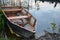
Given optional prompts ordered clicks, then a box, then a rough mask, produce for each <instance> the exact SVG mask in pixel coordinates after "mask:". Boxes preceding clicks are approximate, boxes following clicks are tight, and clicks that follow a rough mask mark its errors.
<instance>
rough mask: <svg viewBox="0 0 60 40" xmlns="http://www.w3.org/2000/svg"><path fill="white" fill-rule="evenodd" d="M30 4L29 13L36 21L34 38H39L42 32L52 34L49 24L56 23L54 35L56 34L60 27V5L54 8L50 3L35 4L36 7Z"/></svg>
mask: <svg viewBox="0 0 60 40" xmlns="http://www.w3.org/2000/svg"><path fill="white" fill-rule="evenodd" d="M34 3H35V2H34V1H33V3H32V9H31V8H30V9H29V11H30V13H32V15H33V16H35V17H36V19H37V25H36V36H38V37H40V36H42V35H44V34H45V32H44V30H46V31H48V32H50V33H53V31H52V28H51V24H50V23H51V22H53V21H54V22H55V23H56V27H57V28H56V30H55V32H56V33H59V32H58V28H59V26H58V25H60V3H58V4H57V6H56V7H54V6H55V2H54V3H53V4H52V3H50V2H40V1H38V2H37V4H38V5H37V6H38V10H37V6H36V5H35V4H34Z"/></svg>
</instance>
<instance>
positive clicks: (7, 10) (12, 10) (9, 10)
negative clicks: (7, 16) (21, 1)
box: [3, 9, 21, 12]
mask: <svg viewBox="0 0 60 40" xmlns="http://www.w3.org/2000/svg"><path fill="white" fill-rule="evenodd" d="M3 11H4V12H14V11H21V9H6V10H3Z"/></svg>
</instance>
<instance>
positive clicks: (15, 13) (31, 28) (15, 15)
mask: <svg viewBox="0 0 60 40" xmlns="http://www.w3.org/2000/svg"><path fill="white" fill-rule="evenodd" d="M1 8H2V11H3V14H4V16H5V18H6V24H8V25H9V26H10V27H11V28H12V30H13V31H14V32H15V33H17V34H18V35H21V36H23V37H31V36H32V35H34V34H35V26H36V18H35V17H33V16H32V15H31V14H30V13H29V12H28V11H26V10H25V9H24V8H18V7H1Z"/></svg>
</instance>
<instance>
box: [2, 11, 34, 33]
mask: <svg viewBox="0 0 60 40" xmlns="http://www.w3.org/2000/svg"><path fill="white" fill-rule="evenodd" d="M2 12H3V14H4V15H5V17H6V18H7V16H6V14H5V12H4V11H3V10H2ZM27 12H28V11H27ZM28 13H29V12H28ZM29 14H30V13H29ZM30 15H31V14H30ZM32 17H33V16H32ZM33 18H34V19H35V17H33ZM7 19H8V18H7ZM8 20H9V19H8ZM9 21H10V20H9ZM10 22H11V21H10ZM11 23H12V22H11ZM12 24H14V25H17V24H15V23H12ZM17 26H19V25H17ZM19 27H21V28H23V29H25V28H24V27H22V26H19ZM25 30H27V31H30V32H33V33H35V31H33V30H32V31H31V30H28V29H25Z"/></svg>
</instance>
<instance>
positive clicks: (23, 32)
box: [5, 18, 35, 38]
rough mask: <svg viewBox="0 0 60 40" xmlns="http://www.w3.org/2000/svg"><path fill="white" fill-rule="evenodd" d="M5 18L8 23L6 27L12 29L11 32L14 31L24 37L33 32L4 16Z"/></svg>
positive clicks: (29, 35)
mask: <svg viewBox="0 0 60 40" xmlns="http://www.w3.org/2000/svg"><path fill="white" fill-rule="evenodd" d="M5 19H6V24H7V25H9V26H8V27H10V28H11V29H12V30H13V32H15V33H16V34H18V35H20V36H22V37H26V38H29V37H31V36H32V35H34V34H35V33H33V32H31V31H28V30H26V29H23V28H21V27H19V26H17V25H15V24H13V23H11V22H10V21H9V20H8V19H7V18H5Z"/></svg>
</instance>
